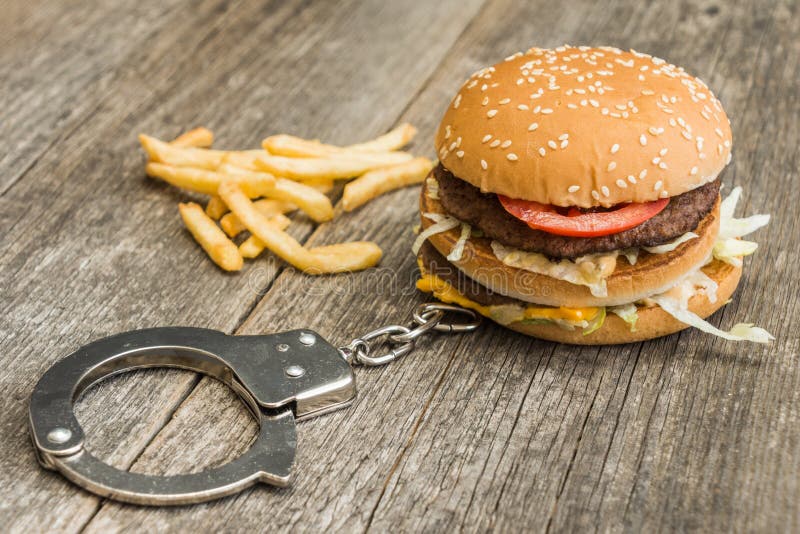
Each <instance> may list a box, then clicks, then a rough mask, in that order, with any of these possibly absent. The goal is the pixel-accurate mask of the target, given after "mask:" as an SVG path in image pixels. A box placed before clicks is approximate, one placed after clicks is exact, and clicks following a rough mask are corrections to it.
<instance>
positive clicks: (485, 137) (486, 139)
mask: <svg viewBox="0 0 800 534" xmlns="http://www.w3.org/2000/svg"><path fill="white" fill-rule="evenodd" d="M491 138H492V134H486V135H484V136H483V139H481V143H485V142H487V141H489V140H491Z"/></svg>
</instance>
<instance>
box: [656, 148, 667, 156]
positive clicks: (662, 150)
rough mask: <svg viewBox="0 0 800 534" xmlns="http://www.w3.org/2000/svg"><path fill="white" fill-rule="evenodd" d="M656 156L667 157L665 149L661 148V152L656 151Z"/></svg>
mask: <svg viewBox="0 0 800 534" xmlns="http://www.w3.org/2000/svg"><path fill="white" fill-rule="evenodd" d="M658 155H659V156H666V155H667V149H666V148H662V149H661V150H659V151H658Z"/></svg>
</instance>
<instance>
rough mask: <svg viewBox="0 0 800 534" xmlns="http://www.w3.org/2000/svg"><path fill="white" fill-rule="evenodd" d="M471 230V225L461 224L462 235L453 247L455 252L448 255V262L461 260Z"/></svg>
mask: <svg viewBox="0 0 800 534" xmlns="http://www.w3.org/2000/svg"><path fill="white" fill-rule="evenodd" d="M471 230H472V227H471V226H470V225H468V224H467V223H461V235H460V236H459V237H458V241H456V244H455V246H453V250H451V251H450V254H448V255H447V260H448V261H458V260H460V259H461V256H463V255H464V245H466V244H467V239H469V234H470V231H471Z"/></svg>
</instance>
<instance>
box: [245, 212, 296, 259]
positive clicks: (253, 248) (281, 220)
mask: <svg viewBox="0 0 800 534" xmlns="http://www.w3.org/2000/svg"><path fill="white" fill-rule="evenodd" d="M268 221H269V223H270V224H271V225H272V226H274V227H275V228H277V229H278V230H286V229H287V228H288V227H289V225H290V224H291V223H292V221H291V219H289V217H286V216H285V215H283V214H280V213H279V214H277V215H273V216H272V217H270V218H269V219H268ZM264 248H265V247H264V243H263V242H262V241H261V240H260V239H259V238H257V237H256V236H254V235H251V236H250V237H248V238H247V239H245V240H244V241H242V244H241V245H239V254H241V255H242V257H243V258H256V257H258V255H259V254H261V253H262V252H263V251H264Z"/></svg>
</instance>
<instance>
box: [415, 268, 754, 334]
mask: <svg viewBox="0 0 800 534" xmlns="http://www.w3.org/2000/svg"><path fill="white" fill-rule="evenodd" d="M423 271H424V268H423ZM703 272H704V273H705V274H706V275H707V276H708V277H709V278H711V279H712V280H714V281H715V282H716V283H717V284H718V286H719V287H718V288H717V300H716V301H715V302H710V301H709V300H708V298H707V297H706V296H705V295H702V294H697V295H694V296H693V297H692V298H690V299H689V310H690V311H692V312H693V313H695V314H697V315H699V316H700V317H702V318H706V317H708V316H709V315H711V314H713V313H714V312H715V311H717V310H718V309H720V308H721V307H722V306H724V305H725V304H726V303H727V302H728V299H730V298H731V295H733V292H734V291H735V290H736V286H737V285H738V284H739V279H740V278H741V276H742V268H741V267H734V266H732V265H729V264H727V263H723V262H721V261H718V260H714V261H712V262H711V263H709V264H708V265H706V266H705V267H703ZM637 314H638V316H639V317H638V319H637V321H636V330H635V331H634V332H631V330H630V326H629V325H628V324H627V323H626V322H625V321H623V320H622V319H621V318H620V317H618V316H616V315H614V314H613V313H609V314H607V315H606V319H605V321H604V322H603V326H601V327H600V328H599V329H597V330H595V331H594V332H592V333H591V334H588V335H584V334H583V332H582V331H581V329H580V328H576V329H575V330H567V329H564V328H561V327H560V326H558V325H556V324H531V323H524V322H515V323H510V324H508V325H505V326H506V327H507V328H510V329H511V330H515V331H517V332H520V333H522V334H525V335H528V336H533V337H537V338H541V339H546V340H548V341H556V342H558V343H569V344H573V345H616V344H620V343H633V342H636V341H644V340H647V339H653V338H657V337H661V336H666V335H668V334H672V333H675V332H678V331H680V330H684V329H686V328H689V325H687V324H685V323H682V322H680V321H678V320H677V319H675V318H674V317H672V316H671V315H670V314H668V313H667V312H665V311H664V310H662V309H661V308H660V307H658V306H651V307H642V306H637Z"/></svg>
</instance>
